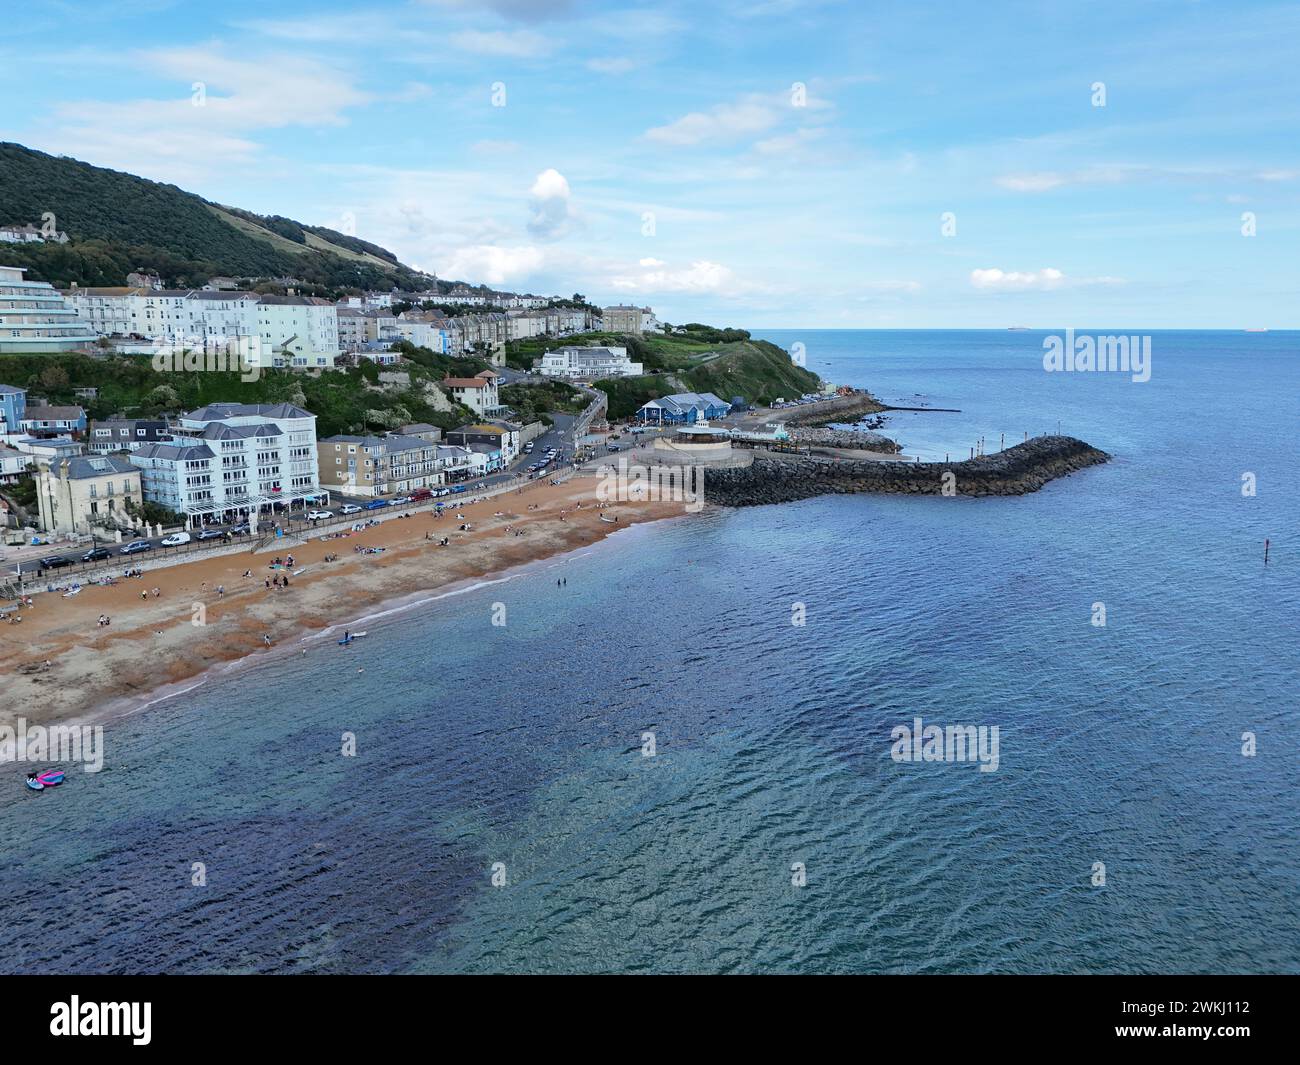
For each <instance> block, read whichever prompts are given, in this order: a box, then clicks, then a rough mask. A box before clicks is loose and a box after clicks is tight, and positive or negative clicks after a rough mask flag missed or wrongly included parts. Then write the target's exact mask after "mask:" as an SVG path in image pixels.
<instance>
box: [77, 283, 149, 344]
mask: <svg viewBox="0 0 1300 1065" xmlns="http://www.w3.org/2000/svg"><path fill="white" fill-rule="evenodd" d="M147 291H148V290H147V289H143V288H77V287H75V286H74V287H73V288H70V289H68V291H67V292H66V293H65V295H64V298H65V299H66V300H67V302H68V306H69V307H72V308H73V309H74V310H76V312H77V317H79V318H80V319H81V320H82V321H83V322H85V323H86V324H87V325H89V326H90V328H91V329H92V330H93V331H94V333H95V335H96V336H101V337H107V336H127V335H129V334H130V333H132V332H133V331H134V329H133V326H132V323H131V309H132V303H131V297H132V296H133V295H143V294H144V293H145V292H147Z"/></svg>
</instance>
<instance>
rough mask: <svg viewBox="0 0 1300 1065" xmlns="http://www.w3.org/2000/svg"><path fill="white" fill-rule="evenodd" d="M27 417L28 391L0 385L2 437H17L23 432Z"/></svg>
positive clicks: (0, 428)
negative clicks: (23, 423)
mask: <svg viewBox="0 0 1300 1065" xmlns="http://www.w3.org/2000/svg"><path fill="white" fill-rule="evenodd" d="M25 417H27V389H25V388H15V387H14V386H13V385H0V436H16V435H17V434H19V433H22V432H23V427H22V422H23V419H24V418H25Z"/></svg>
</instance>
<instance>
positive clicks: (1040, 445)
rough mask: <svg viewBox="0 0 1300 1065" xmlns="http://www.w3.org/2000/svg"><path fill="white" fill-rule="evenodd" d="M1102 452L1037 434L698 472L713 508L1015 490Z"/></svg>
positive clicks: (762, 460) (772, 459)
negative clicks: (928, 454) (982, 447)
mask: <svg viewBox="0 0 1300 1065" xmlns="http://www.w3.org/2000/svg"><path fill="white" fill-rule="evenodd" d="M1109 458H1110V456H1109V455H1107V454H1106V452H1104V451H1100V450H1098V449H1097V448H1095V447H1092V446H1091V445H1090V444H1086V443H1084V442H1083V441H1082V440H1077V439H1075V438H1074V437H1071V436H1040V437H1035V438H1034V439H1033V440H1029V441H1026V442H1025V443H1023V444H1017V445H1015V446H1014V447H1010V448H1007V449H1006V450H1005V451H1000V452H998V453H997V454H996V455H984V456H981V457H980V458H977V459H968V460H965V461H962V462H882V461H878V460H877V461H872V460H863V461H861V462H853V461H834V460H826V459H815V458H796V457H791V456H777V455H773V456H764V455H761V454H759V455H756V456H755V459H754V462H753V463H752V464H751V465H750V466H748V467H746V468H744V469H708V470H705V471H704V499H705V501H706V502H708V503H714V504H718V505H720V506H731V507H750V506H761V505H762V504H765V503H787V502H790V501H792V500H796V499H807V498H809V497H811V496H818V495H827V494H830V493H840V494H842V493H849V492H895V493H906V494H910V495H938V496H1017V495H1025V494H1027V493H1029V492H1036V491H1038V489H1040V488H1042V487H1043V485H1045V484H1047V482H1048V481H1052V480H1055V479H1056V478H1057V477H1064V476H1066V475H1067V474H1070V473H1074V472H1076V471H1077V470H1082V469H1085V468H1087V467H1088V466H1096V465H1098V464H1099V463H1102V462H1105V461H1107V459H1109Z"/></svg>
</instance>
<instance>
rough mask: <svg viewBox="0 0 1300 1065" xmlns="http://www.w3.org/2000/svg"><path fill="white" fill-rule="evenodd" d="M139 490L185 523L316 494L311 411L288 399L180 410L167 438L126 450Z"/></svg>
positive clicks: (255, 512)
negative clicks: (137, 474) (136, 473)
mask: <svg viewBox="0 0 1300 1065" xmlns="http://www.w3.org/2000/svg"><path fill="white" fill-rule="evenodd" d="M129 457H130V460H131V462H132V463H134V464H135V465H136V466H138V467H139V468H140V479H141V487H142V489H143V491H144V498H145V499H147V500H149V501H151V502H155V503H159V504H161V505H162V506H165V507H167V508H168V509H169V510H173V511H176V512H177V513H178V514H184V515H185V516H186V519H187V523H188V524H191V525H194V524H198V523H199V522H201V521H202V520H204V519H207V518H219V519H225V518H229V517H232V516H242V515H248V516H249V518H250V520H252V521H254V522H255V521H256V518H257V515H258V514H260V513H262V512H263V511H264V510H266V509H267V508H270V507H272V506H273V505H274V504H285V505H291V504H293V503H303V502H306V501H309V500H314V499H315V498H317V497H318V496H319V494H320V475H319V469H318V465H317V457H316V416H315V415H314V414H311V413H310V412H308V411H305V410H303V409H302V408H301V407H295V406H293V405H292V404H289V403H278V404H273V405H267V404H247V403H213V404H210V405H209V406H206V407H202V408H200V409H199V410H196V411H191V412H190V413H189V414H184V415H182V416H181V417H180V418H179V419H178V420H177V422H176V424H175V425H173V426H172V427H171V440H170V442H167V443H159V444H146V445H144V446H143V447H141V448H139V449H138V450H136V451H133V452H131V454H130V456H129Z"/></svg>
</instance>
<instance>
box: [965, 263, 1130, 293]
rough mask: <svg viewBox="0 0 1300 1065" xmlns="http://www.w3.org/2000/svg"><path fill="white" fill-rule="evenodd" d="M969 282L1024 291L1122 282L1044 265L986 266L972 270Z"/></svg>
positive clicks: (991, 288) (987, 289)
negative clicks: (1024, 267) (1028, 267)
mask: <svg viewBox="0 0 1300 1065" xmlns="http://www.w3.org/2000/svg"><path fill="white" fill-rule="evenodd" d="M970 283H971V284H972V285H973V286H974V287H975V288H977V289H981V290H982V291H985V292H1025V291H1031V290H1048V289H1056V288H1063V287H1067V288H1078V287H1080V286H1083V285H1126V284H1128V282H1127V281H1126V280H1125V279H1124V278H1122V277H1110V276H1105V275H1103V276H1101V277H1067V276H1066V275H1065V273H1064V272H1063V271H1061V270H1057V269H1056V268H1055V267H1051V266H1046V267H1044V268H1043V269H1041V270H1028V271H1019V270H999V269H998V268H997V267H989V268H987V269H984V270H972V271H971V272H970Z"/></svg>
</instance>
